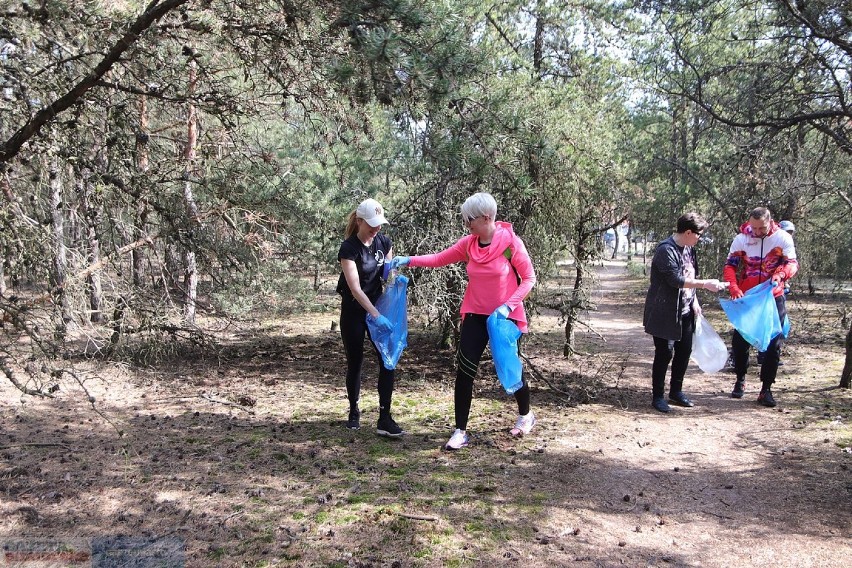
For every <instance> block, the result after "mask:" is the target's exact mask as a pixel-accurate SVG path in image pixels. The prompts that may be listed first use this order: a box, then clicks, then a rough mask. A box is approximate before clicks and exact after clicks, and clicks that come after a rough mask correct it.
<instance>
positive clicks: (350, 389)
mask: <svg viewBox="0 0 852 568" xmlns="http://www.w3.org/2000/svg"><path fill="white" fill-rule="evenodd" d="M369 335H370V330H369V329H367V311H366V310H365V309H364V308H362V307H361V304H359V303H358V302H357V301H355V299H352V298H343V302H342V304H341V307H340V336H341V338H342V339H343V349H344V351H345V353H346V395H347V397H348V398H349V407H350V408H355V407H357V406H358V400H359V399H360V398H361V367H362V366H363V364H364V338H365V337H369ZM370 346H371V347H372V348H373V351H374V352H375V354H376V359H377V360H378V362H379V415H380V416H385V415H389V413H390V406H391V398H392V396H393V370H391V369H386V368H385V366H384V364H383V363H382V357H381V355H379V351H378V350H377V349H376V346H375V345H373V342H372V340H371V341H370Z"/></svg>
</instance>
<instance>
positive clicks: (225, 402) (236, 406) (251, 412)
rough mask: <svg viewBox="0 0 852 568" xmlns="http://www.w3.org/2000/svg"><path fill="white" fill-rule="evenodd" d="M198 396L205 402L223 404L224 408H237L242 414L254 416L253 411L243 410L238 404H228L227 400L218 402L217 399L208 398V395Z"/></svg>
mask: <svg viewBox="0 0 852 568" xmlns="http://www.w3.org/2000/svg"><path fill="white" fill-rule="evenodd" d="M198 396H200V397H201V398H203V399H205V400H209V401H210V402H215V403H216V404H224V405H225V406H230V407H233V408H237V409H239V410H242V411H243V412H248V413H249V414H254V411H253V410H249V409H248V408H243V407H242V406H240V405H239V404H235V403H233V402H230V401H228V400H219V399H216V398H213V397H211V396H208V395H206V394H204V393H202V394H200V395H198Z"/></svg>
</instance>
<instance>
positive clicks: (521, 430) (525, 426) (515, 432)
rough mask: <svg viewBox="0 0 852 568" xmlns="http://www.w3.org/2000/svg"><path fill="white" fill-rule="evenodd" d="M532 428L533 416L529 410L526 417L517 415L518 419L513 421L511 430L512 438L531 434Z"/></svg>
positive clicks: (533, 424) (533, 423)
mask: <svg viewBox="0 0 852 568" xmlns="http://www.w3.org/2000/svg"><path fill="white" fill-rule="evenodd" d="M533 426H535V414H533V411H532V410H530V413H529V414H527V415H522V414H519V415H518V419H517V420H516V421H515V427H514V428H512V430H511V434H512V436H526V435H527V434H529V433H530V432H532V429H533Z"/></svg>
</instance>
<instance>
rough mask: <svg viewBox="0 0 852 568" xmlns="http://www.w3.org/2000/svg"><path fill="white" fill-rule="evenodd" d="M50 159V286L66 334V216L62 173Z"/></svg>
mask: <svg viewBox="0 0 852 568" xmlns="http://www.w3.org/2000/svg"><path fill="white" fill-rule="evenodd" d="M49 159H50V163H49V165H48V177H49V181H50V183H49V185H48V187H49V188H50V199H49V203H50V229H51V236H52V239H53V266H52V267H51V268H52V270H51V275H50V285H51V289H52V290H53V297H54V301H55V302H56V303H57V305H59V309H60V314H61V316H62V323H61V324H60V325H59V329H58V331H59V332H61V333H63V334H64V324H65V322H68V321H70V314H69V309H68V294H67V293H66V290H65V282H66V279H67V274H68V249H67V248H66V245H65V216H64V213H63V211H62V207H63V196H62V173H61V171H60V167H59V160H58V158H56V157H55V156H51V157H50V158H49Z"/></svg>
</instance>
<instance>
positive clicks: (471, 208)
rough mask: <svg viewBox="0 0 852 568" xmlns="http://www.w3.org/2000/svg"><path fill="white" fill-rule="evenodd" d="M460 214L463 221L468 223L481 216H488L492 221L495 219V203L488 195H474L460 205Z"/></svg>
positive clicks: (481, 193)
mask: <svg viewBox="0 0 852 568" xmlns="http://www.w3.org/2000/svg"><path fill="white" fill-rule="evenodd" d="M461 214H462V220H463V221H470V220H471V219H476V218H477V217H482V216H483V215H488V216H490V217H491V219H492V220H493V219H496V218H497V202H496V201H495V200H494V198H493V197H491V194H490V193H484V192H480V193H474V194H473V195H471V196H470V197H468V198H467V199H466V200H465V202H464V203H462V206H461Z"/></svg>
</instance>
